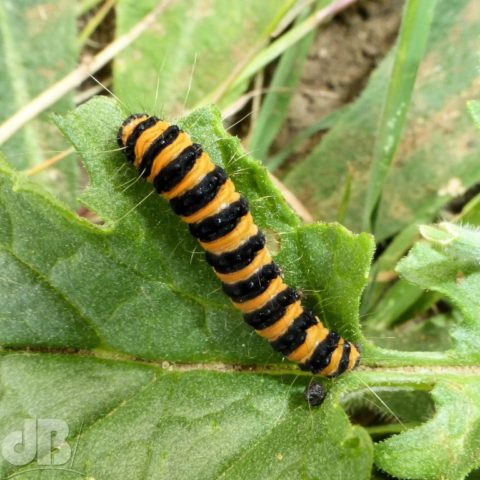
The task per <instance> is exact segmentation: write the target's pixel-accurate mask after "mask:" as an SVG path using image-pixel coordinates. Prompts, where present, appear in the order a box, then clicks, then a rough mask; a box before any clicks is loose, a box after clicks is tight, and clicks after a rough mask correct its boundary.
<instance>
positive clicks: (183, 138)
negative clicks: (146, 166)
mask: <svg viewBox="0 0 480 480" xmlns="http://www.w3.org/2000/svg"><path fill="white" fill-rule="evenodd" d="M191 144H192V141H191V140H190V137H189V136H188V135H187V134H186V133H185V132H180V133H179V135H178V137H177V138H176V139H175V141H174V142H173V143H171V144H170V145H168V146H167V147H165V148H164V149H163V150H162V151H161V152H160V153H159V154H158V155H157V156H156V157H155V160H154V161H153V165H152V170H151V173H150V175H149V176H148V178H147V181H148V182H153V180H154V179H155V177H156V176H157V175H158V174H159V173H160V172H161V170H162V169H163V168H165V167H166V166H167V165H168V164H169V163H170V162H171V161H172V160H175V158H177V157H178V155H180V153H182V152H183V150H185V149H186V148H187V147H189V146H190V145H191Z"/></svg>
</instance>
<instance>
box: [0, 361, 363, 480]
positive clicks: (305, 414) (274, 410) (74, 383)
mask: <svg viewBox="0 0 480 480" xmlns="http://www.w3.org/2000/svg"><path fill="white" fill-rule="evenodd" d="M0 371H1V378H2V381H1V384H0V389H1V391H2V398H1V404H2V413H3V414H4V415H3V419H4V420H3V421H2V422H1V423H0V432H1V434H2V437H3V435H5V434H8V433H10V432H13V431H22V430H23V427H24V422H25V420H26V419H30V418H33V419H35V418H37V419H43V418H54V419H58V420H60V421H63V422H65V423H66V424H67V426H68V428H69V436H68V438H67V443H68V444H69V446H70V449H71V457H70V459H69V461H68V463H67V464H65V465H63V466H58V469H59V470H63V473H62V471H58V472H55V473H56V475H55V478H57V475H59V477H58V478H85V477H89V478H115V479H118V480H122V479H125V480H126V479H128V480H134V479H141V478H150V477H155V478H159V479H163V478H165V479H169V480H172V479H182V480H187V479H200V478H205V479H209V478H228V479H236V478H238V479H242V478H282V479H283V478H285V479H286V478H289V479H291V478H316V476H317V474H318V472H319V471H322V472H324V473H325V474H326V475H327V476H328V478H346V477H347V476H348V472H351V471H355V472H356V476H355V479H358V480H362V479H365V480H366V479H368V478H369V476H370V473H369V472H370V469H371V459H372V445H371V441H370V439H369V437H368V435H367V434H366V433H365V432H364V431H363V430H362V429H360V428H358V427H354V428H352V427H351V426H350V424H349V422H348V419H347V417H346V415H345V413H344V412H343V410H342V409H341V407H340V406H339V403H338V399H337V398H336V395H332V396H330V397H329V398H328V399H327V401H326V402H325V404H324V407H323V408H322V409H321V410H315V411H311V410H310V409H309V407H308V405H307V404H306V403H305V401H304V400H303V395H302V390H303V388H304V386H303V385H299V384H296V385H292V377H286V378H285V379H279V378H278V377H275V376H268V375H267V376H265V375H260V374H232V373H231V372H230V373H226V372H213V371H210V372H208V371H203V372H202V371H188V370H187V371H184V372H169V371H167V370H162V369H160V368H159V367H157V366H153V365H150V366H146V365H140V364H134V363H132V362H128V363H127V362H119V361H112V360H101V359H95V358H88V357H82V356H77V355H75V356H66V355H47V354H41V355H21V354H16V355H6V356H4V357H3V358H2V359H1V362H0ZM293 380H294V379H293ZM72 393H74V394H73V395H72ZM7 419H8V420H7ZM77 442H78V443H77ZM64 448H65V446H64ZM60 450H61V449H60ZM57 454H58V452H57ZM54 455H55V454H54ZM53 458H54V459H55V456H53ZM327 459H328V460H327ZM35 467H36V466H35V464H32V465H27V466H25V467H19V468H14V467H13V466H12V465H11V464H9V463H7V462H6V461H5V460H4V461H3V463H2V464H1V470H0V471H1V473H2V478H5V477H6V476H7V475H12V474H13V473H15V474H18V475H20V474H21V477H22V478H27V479H30V478H32V479H37V478H39V472H38V467H37V469H35ZM44 468H46V467H44ZM52 470H56V468H55V465H53V466H50V467H49V468H48V471H49V474H50V475H53V473H52ZM65 470H66V471H65ZM75 472H79V473H77V474H76V475H74V473H75ZM45 473H47V472H45ZM42 478H43V477H42Z"/></svg>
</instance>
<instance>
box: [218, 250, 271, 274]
mask: <svg viewBox="0 0 480 480" xmlns="http://www.w3.org/2000/svg"><path fill="white" fill-rule="evenodd" d="M271 261H272V257H271V256H270V252H269V251H268V249H267V248H266V247H263V248H262V249H261V250H260V251H258V252H257V254H256V255H255V258H254V259H253V260H252V261H251V262H250V264H249V265H247V266H246V267H245V268H242V269H241V270H238V272H233V273H218V272H217V271H215V274H216V275H217V277H218V278H219V279H220V280H221V281H222V282H224V283H237V282H241V281H242V280H246V279H247V278H248V277H251V276H252V275H253V274H254V273H255V272H256V271H257V270H258V269H259V268H261V267H263V266H264V265H268V264H269V263H270V262H271Z"/></svg>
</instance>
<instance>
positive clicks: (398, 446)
mask: <svg viewBox="0 0 480 480" xmlns="http://www.w3.org/2000/svg"><path fill="white" fill-rule="evenodd" d="M432 397H433V400H434V402H435V407H436V413H435V415H434V417H433V418H432V419H431V420H429V421H428V422H426V423H425V424H424V425H422V426H420V427H418V428H414V429H412V430H410V431H407V432H404V433H401V434H400V435H396V436H393V437H391V438H389V439H387V440H385V441H384V442H380V443H378V444H376V446H375V462H376V464H377V465H378V466H379V467H380V468H381V469H382V470H385V471H386V472H387V473H389V474H390V475H394V476H398V477H400V478H408V479H419V480H430V479H431V480H434V479H438V478H442V479H445V480H462V479H464V478H465V477H466V475H467V474H468V473H469V472H470V471H472V470H473V469H475V468H478V467H480V459H479V456H478V452H479V449H480V406H479V405H480V382H479V381H478V378H477V379H474V380H472V379H468V378H462V377H461V376H459V377H458V379H457V380H455V381H453V380H451V381H449V382H448V383H447V382H442V381H440V382H439V383H437V385H436V386H435V388H434V389H433V391H432Z"/></svg>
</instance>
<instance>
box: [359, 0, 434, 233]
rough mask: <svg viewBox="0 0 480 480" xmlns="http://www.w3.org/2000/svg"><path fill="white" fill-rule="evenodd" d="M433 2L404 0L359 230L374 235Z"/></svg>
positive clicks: (427, 33) (428, 27) (430, 18)
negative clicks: (361, 224) (384, 188)
mask: <svg viewBox="0 0 480 480" xmlns="http://www.w3.org/2000/svg"><path fill="white" fill-rule="evenodd" d="M435 4H436V0H430V1H424V0H407V3H406V5H405V10H404V14H403V20H402V25H401V27H400V34H399V38H398V43H397V47H396V52H395V59H394V64H393V69H392V74H391V77H390V82H389V85H388V90H387V95H386V98H385V101H384V105H383V111H382V115H381V117H380V126H379V129H378V134H377V137H376V141H375V146H374V151H373V160H372V168H371V174H370V178H369V184H368V189H367V199H366V203H365V210H364V217H363V229H364V230H366V231H370V232H375V224H376V219H377V214H378V207H379V205H380V202H381V198H382V192H383V187H384V184H385V180H386V178H387V175H388V171H389V168H390V165H391V163H392V160H393V158H394V156H395V152H396V150H397V147H398V144H399V141H400V137H401V135H402V132H403V127H404V125H405V120H406V114H407V111H408V106H409V104H410V100H411V97H412V91H413V87H414V84H415V79H416V76H417V71H418V67H419V65H420V61H421V59H422V57H423V54H424V51H425V47H426V44H427V39H428V35H429V32H430V25H431V21H432V17H433V11H434V8H435Z"/></svg>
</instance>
